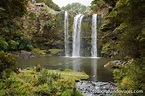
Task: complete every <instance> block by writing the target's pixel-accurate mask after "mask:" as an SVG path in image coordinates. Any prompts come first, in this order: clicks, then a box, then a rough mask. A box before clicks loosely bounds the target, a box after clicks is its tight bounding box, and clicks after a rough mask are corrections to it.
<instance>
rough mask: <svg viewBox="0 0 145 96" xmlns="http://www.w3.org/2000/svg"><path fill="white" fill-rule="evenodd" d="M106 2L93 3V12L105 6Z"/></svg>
mask: <svg viewBox="0 0 145 96" xmlns="http://www.w3.org/2000/svg"><path fill="white" fill-rule="evenodd" d="M105 5H106V3H105V2H104V0H93V1H92V3H91V10H93V11H96V10H97V9H99V8H101V7H103V6H105Z"/></svg>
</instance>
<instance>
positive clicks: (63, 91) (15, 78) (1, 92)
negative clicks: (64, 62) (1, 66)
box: [0, 67, 88, 96]
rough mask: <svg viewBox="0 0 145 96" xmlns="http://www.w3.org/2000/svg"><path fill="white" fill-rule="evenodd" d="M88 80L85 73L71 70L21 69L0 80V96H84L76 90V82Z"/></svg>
mask: <svg viewBox="0 0 145 96" xmlns="http://www.w3.org/2000/svg"><path fill="white" fill-rule="evenodd" d="M87 78H88V75H86V74H85V73H83V72H73V71H71V70H65V71H59V70H48V69H43V68H41V67H35V68H27V69H24V70H21V69H19V73H14V72H12V73H11V75H10V77H9V78H6V79H5V80H2V79H1V80H0V96H74V95H75V96H82V95H81V94H80V93H79V92H76V90H75V89H76V85H75V81H76V80H80V79H87ZM67 94H69V95H67Z"/></svg>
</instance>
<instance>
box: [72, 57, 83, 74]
mask: <svg viewBox="0 0 145 96" xmlns="http://www.w3.org/2000/svg"><path fill="white" fill-rule="evenodd" d="M72 64H73V70H74V71H78V72H80V71H81V68H80V65H81V59H79V58H75V59H73V62H72Z"/></svg>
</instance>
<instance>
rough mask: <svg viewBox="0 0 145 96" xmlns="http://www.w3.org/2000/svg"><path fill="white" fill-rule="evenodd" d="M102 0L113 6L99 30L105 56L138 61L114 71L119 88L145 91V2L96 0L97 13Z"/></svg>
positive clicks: (136, 95)
mask: <svg viewBox="0 0 145 96" xmlns="http://www.w3.org/2000/svg"><path fill="white" fill-rule="evenodd" d="M100 2H102V3H101V4H105V5H107V6H109V7H108V10H109V13H108V14H107V15H106V16H105V20H104V21H103V25H102V26H101V28H100V30H99V31H100V32H99V35H100V36H101V38H100V41H101V44H100V45H101V49H102V51H101V54H102V56H109V57H115V58H118V59H121V60H129V59H133V60H134V61H133V62H132V64H130V65H128V66H124V67H120V68H118V69H115V70H114V79H115V82H116V84H117V88H118V89H121V90H145V87H144V86H145V83H144V79H145V78H144V75H145V62H144V61H145V59H144V57H145V54H144V53H145V50H144V48H145V43H144V42H145V35H144V33H145V30H144V27H145V26H144V25H145V24H144V23H145V12H144V10H145V5H144V4H145V1H143V0H113V1H109V0H99V1H98V0H94V1H93V2H92V10H93V11H94V12H96V11H95V8H96V9H97V8H99V7H98V6H97V4H99V3H100ZM94 4H96V5H94ZM110 8H111V10H110ZM116 96H142V94H117V95H116Z"/></svg>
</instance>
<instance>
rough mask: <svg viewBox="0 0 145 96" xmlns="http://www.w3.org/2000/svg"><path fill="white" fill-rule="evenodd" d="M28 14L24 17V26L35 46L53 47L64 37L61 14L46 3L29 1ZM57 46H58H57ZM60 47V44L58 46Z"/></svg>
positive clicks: (25, 32)
mask: <svg viewBox="0 0 145 96" xmlns="http://www.w3.org/2000/svg"><path fill="white" fill-rule="evenodd" d="M27 6H28V8H27V10H28V14H27V15H25V16H24V17H23V19H22V20H23V28H24V34H25V36H26V37H28V38H29V39H31V41H32V43H33V46H34V47H38V48H40V49H49V48H53V47H54V45H56V43H57V42H59V41H60V40H61V39H62V37H61V36H62V35H61V33H62V30H58V29H62V28H59V27H62V26H61V25H60V22H61V21H60V20H61V15H59V14H58V13H59V12H57V11H55V10H53V9H52V8H49V7H48V6H47V5H45V4H44V3H39V4H33V3H31V2H29V3H28V5H27ZM55 47H56V46H55ZM57 47H58V46H57Z"/></svg>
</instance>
